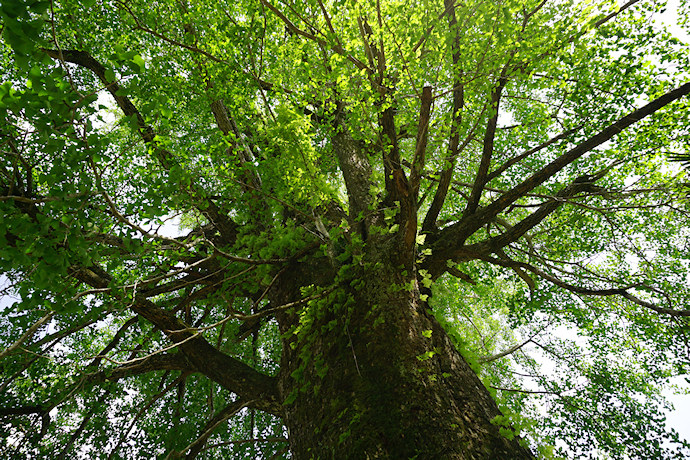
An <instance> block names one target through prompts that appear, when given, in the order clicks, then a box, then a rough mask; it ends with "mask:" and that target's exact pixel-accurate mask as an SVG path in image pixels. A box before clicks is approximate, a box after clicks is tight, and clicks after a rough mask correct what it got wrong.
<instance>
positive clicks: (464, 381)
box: [275, 255, 532, 459]
mask: <svg viewBox="0 0 690 460" xmlns="http://www.w3.org/2000/svg"><path fill="white" fill-rule="evenodd" d="M367 259H371V260H367ZM324 265H326V264H324ZM354 265H357V266H356V267H355V266H354ZM354 265H353V266H351V267H350V268H349V269H348V270H351V272H350V273H348V274H346V276H345V277H346V278H349V280H350V281H349V282H341V283H340V285H341V289H339V290H338V291H334V292H333V293H332V294H331V295H330V296H328V297H327V298H325V299H323V300H322V301H320V302H319V301H317V302H315V303H313V304H310V305H309V306H308V307H307V308H305V309H304V311H302V313H301V314H300V315H296V314H291V315H290V314H284V315H282V316H280V317H279V322H280V325H281V332H282V334H283V340H284V343H283V345H284V352H283V363H282V369H283V370H282V371H281V376H280V384H279V386H280V389H281V393H282V397H283V398H284V399H285V401H286V402H285V409H284V411H285V416H284V422H285V424H286V426H287V427H288V429H289V439H290V443H291V450H292V453H293V455H294V458H296V459H310V458H315V459H327V458H353V459H365V458H395V459H407V458H418V459H434V458H444V459H445V458H448V459H451V458H452V459H475V458H477V459H479V458H486V459H489V458H491V459H522V458H532V455H531V453H530V452H529V451H528V450H527V449H525V448H524V447H522V446H521V445H520V444H519V443H518V440H517V439H513V440H508V439H507V438H505V437H504V436H503V435H501V434H500V433H499V427H498V426H496V425H494V424H492V423H491V420H492V419H493V418H494V417H495V416H497V415H500V412H499V410H498V407H497V406H496V404H495V402H494V401H493V400H492V398H491V395H490V394H489V392H488V391H487V389H486V388H485V387H484V386H483V385H482V383H481V382H480V380H479V378H478V377H477V375H476V374H475V372H474V371H473V370H472V369H471V368H470V366H469V365H468V364H467V362H466V361H465V360H464V359H463V357H462V356H461V355H460V353H458V351H457V350H456V349H455V348H454V346H453V345H452V343H451V341H450V339H449V337H448V335H447V334H446V332H445V331H444V330H443V329H442V328H441V326H440V324H439V323H438V321H436V319H435V318H434V317H433V316H432V315H431V313H430V312H429V311H428V306H427V304H426V302H423V301H421V300H420V292H419V286H418V285H417V282H416V274H415V273H414V269H412V270H407V271H406V270H405V269H404V268H402V267H400V265H398V264H397V263H395V262H394V261H392V260H386V259H385V258H382V257H373V258H368V257H367V256H366V255H365V256H364V257H363V258H362V261H361V263H359V264H354ZM396 266H397V267H398V269H395V268H394V267H396ZM326 272H327V271H326V270H324V267H323V266H320V267H316V266H314V267H313V268H312V269H311V270H305V269H302V270H300V269H299V268H298V267H295V270H292V271H290V274H291V276H290V278H289V279H287V278H286V280H285V281H283V283H282V284H281V286H280V289H278V290H277V291H278V292H279V293H278V294H277V298H276V299H275V300H276V301H281V302H287V301H289V300H291V298H297V297H299V296H300V294H299V288H300V286H304V285H306V284H310V283H314V282H316V283H318V282H319V278H323V277H326V278H327V277H329V276H330V275H328V274H326ZM342 275H343V270H341V276H342ZM331 279H332V278H331ZM360 282H361V284H359V283H360ZM343 285H344V286H343ZM278 297H282V298H278ZM295 328H297V332H296V333H295Z"/></svg>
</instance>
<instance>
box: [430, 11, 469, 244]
mask: <svg viewBox="0 0 690 460" xmlns="http://www.w3.org/2000/svg"><path fill="white" fill-rule="evenodd" d="M444 5H445V6H446V11H448V28H449V29H450V31H451V33H452V34H453V44H452V46H451V49H452V52H453V74H454V78H453V113H452V115H451V116H452V122H451V126H450V143H449V145H448V158H447V159H446V160H445V162H444V165H443V170H442V172H441V178H440V180H439V183H438V187H437V188H436V194H435V195H434V199H433V201H432V202H431V206H430V207H429V210H428V211H427V213H426V216H424V223H423V224H422V231H424V232H430V231H432V230H434V229H435V228H436V219H437V218H438V215H439V213H440V212H441V209H442V208H443V203H444V202H445V201H446V195H447V194H448V188H449V187H450V182H451V179H452V178H453V169H454V168H455V160H456V158H457V156H458V154H459V153H460V152H459V145H460V125H461V124H462V110H463V107H464V105H465V88H464V86H463V83H462V81H461V79H462V72H461V70H460V68H459V67H460V62H461V58H462V56H461V55H460V35H459V31H458V30H457V18H456V16H455V3H454V0H444Z"/></svg>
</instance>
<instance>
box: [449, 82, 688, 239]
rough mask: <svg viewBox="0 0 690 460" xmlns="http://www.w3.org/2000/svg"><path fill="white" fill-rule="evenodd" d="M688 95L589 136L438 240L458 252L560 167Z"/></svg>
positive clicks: (678, 92)
mask: <svg viewBox="0 0 690 460" xmlns="http://www.w3.org/2000/svg"><path fill="white" fill-rule="evenodd" d="M688 93H690V83H686V84H684V85H682V86H680V87H679V88H676V89H674V90H672V91H669V92H667V93H666V94H664V95H662V96H660V97H658V98H656V99H655V100H653V101H652V102H650V103H649V104H647V105H645V106H644V107H642V108H640V109H637V110H635V111H634V112H632V113H630V114H628V115H626V116H624V117H622V118H620V119H619V120H618V121H616V122H614V123H612V124H611V125H609V126H608V127H606V128H604V129H603V130H601V131H600V132H599V133H597V134H596V135H594V136H592V137H590V138H589V139H587V140H585V141H584V142H582V143H581V144H579V145H578V146H576V147H574V148H573V149H571V150H569V151H568V152H566V153H564V154H563V155H561V156H560V157H558V158H556V159H555V160H554V161H552V162H551V163H549V164H548V165H546V166H545V167H543V168H542V169H540V170H539V171H537V172H535V173H534V174H532V175H531V176H530V177H528V178H527V179H525V180H524V181H522V182H521V183H520V184H518V185H516V186H515V187H513V188H512V189H510V190H508V191H507V192H505V193H504V194H503V195H501V196H500V197H499V198H498V199H496V200H495V201H494V202H493V203H491V204H490V205H488V206H486V207H485V208H482V209H480V210H479V211H478V212H477V213H475V214H473V215H470V216H467V217H466V218H464V219H462V220H461V221H459V222H457V223H456V224H453V225H451V226H450V227H447V228H446V229H444V230H443V231H442V232H441V234H440V235H439V238H438V241H439V242H440V243H441V244H445V245H452V246H454V247H455V248H458V249H459V248H460V247H461V245H462V243H463V242H464V241H465V240H466V239H467V238H468V237H469V236H470V235H472V234H473V233H474V232H476V231H477V230H478V229H479V228H481V227H482V226H483V225H485V224H486V223H488V222H490V221H491V220H492V219H493V218H495V217H496V216H497V215H498V214H499V213H500V212H502V211H504V210H505V209H506V208H508V206H510V205H511V204H513V203H514V202H515V201H517V200H518V199H519V198H521V197H522V196H524V195H525V194H526V193H527V192H529V191H530V190H532V189H534V188H535V187H537V186H539V185H541V184H543V183H544V182H546V181H547V180H549V179H550V178H551V177H553V176H554V175H555V174H556V173H558V172H559V171H560V170H562V169H563V168H564V167H566V166H567V165H569V164H570V163H572V162H573V161H575V160H577V159H578V158H580V157H581V156H582V155H584V154H585V153H587V152H590V151H591V150H592V149H594V148H596V147H597V146H599V145H601V144H603V143H604V142H606V141H608V140H610V139H611V138H612V137H614V136H615V135H616V134H618V133H620V132H621V131H623V130H624V129H626V128H628V127H629V126H631V125H632V124H634V123H636V122H638V121H640V120H641V119H642V118H644V117H646V116H648V115H651V114H653V113H654V112H656V111H658V110H659V109H661V108H662V107H664V106H666V105H668V104H670V103H671V102H673V101H675V100H677V99H680V98H681V97H683V96H685V95H687V94H688ZM438 249H441V250H442V252H445V248H438Z"/></svg>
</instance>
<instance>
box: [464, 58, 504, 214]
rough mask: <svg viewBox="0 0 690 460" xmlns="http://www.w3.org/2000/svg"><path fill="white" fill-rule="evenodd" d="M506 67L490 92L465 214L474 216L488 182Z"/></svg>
mask: <svg viewBox="0 0 690 460" xmlns="http://www.w3.org/2000/svg"><path fill="white" fill-rule="evenodd" d="M506 70H507V66H505V67H504V68H503V72H502V75H501V78H499V80H498V85H496V87H495V88H494V90H493V91H492V92H491V105H490V109H491V116H490V117H489V122H488V123H487V125H486V131H485V132H484V142H483V143H482V145H483V147H482V158H481V160H480V162H479V168H478V170H477V175H476V176H475V179H474V185H473V186H472V192H471V193H470V199H469V200H468V202H467V208H466V209H465V214H474V212H475V211H476V210H477V206H479V198H480V197H481V196H482V191H483V190H484V186H485V185H486V183H487V182H488V180H489V179H488V177H487V175H488V173H489V166H490V165H491V156H492V155H493V152H494V139H495V137H496V125H497V123H498V113H499V103H500V102H501V93H502V92H503V88H505V86H506V83H507V82H508V78H507V76H506Z"/></svg>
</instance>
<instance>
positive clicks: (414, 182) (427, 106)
mask: <svg viewBox="0 0 690 460" xmlns="http://www.w3.org/2000/svg"><path fill="white" fill-rule="evenodd" d="M431 102H432V97H431V86H425V87H424V88H423V89H422V97H421V105H420V107H419V123H418V124H417V141H416V144H415V148H414V159H413V160H412V167H411V168H410V189H411V190H412V196H413V197H414V200H415V202H416V201H417V200H418V199H419V182H420V179H421V175H422V172H423V171H424V163H425V162H426V145H427V140H428V138H429V119H430V116H431Z"/></svg>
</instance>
